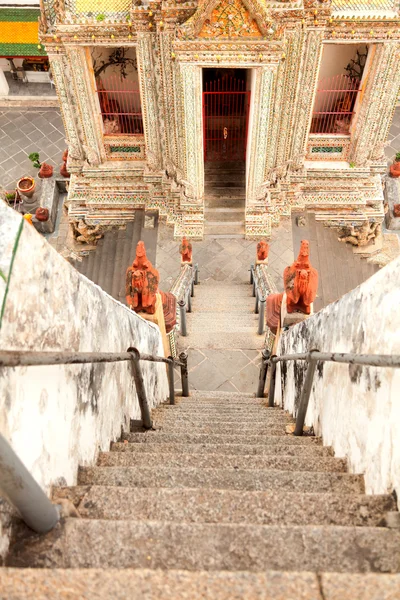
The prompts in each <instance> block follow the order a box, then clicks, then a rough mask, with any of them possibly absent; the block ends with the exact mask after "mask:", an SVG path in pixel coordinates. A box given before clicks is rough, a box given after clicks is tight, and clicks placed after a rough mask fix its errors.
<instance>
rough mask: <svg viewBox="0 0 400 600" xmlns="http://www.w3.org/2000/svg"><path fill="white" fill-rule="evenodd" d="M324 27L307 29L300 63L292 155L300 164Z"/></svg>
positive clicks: (312, 99)
mask: <svg viewBox="0 0 400 600" xmlns="http://www.w3.org/2000/svg"><path fill="white" fill-rule="evenodd" d="M322 38H323V30H322V29H310V30H308V31H307V34H306V37H305V42H304V52H303V58H302V61H301V63H300V65H299V72H300V73H301V77H300V78H299V79H298V84H297V90H296V96H297V104H296V106H295V109H294V119H293V122H294V124H295V127H294V133H293V138H292V151H291V153H290V157H289V158H291V159H292V160H294V161H295V162H296V165H298V164H299V163H300V162H302V161H303V159H304V154H305V151H306V145H307V139H308V132H309V130H310V125H311V118H312V109H313V104H314V96H315V91H316V82H317V78H318V73H319V64H320V61H321V55H322Z"/></svg>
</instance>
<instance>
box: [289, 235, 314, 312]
mask: <svg viewBox="0 0 400 600" xmlns="http://www.w3.org/2000/svg"><path fill="white" fill-rule="evenodd" d="M283 285H284V287H285V292H286V305H287V312H288V313H293V312H302V313H304V314H306V315H309V314H310V312H311V309H310V306H311V304H312V303H313V302H314V300H315V298H316V295H317V289H318V272H317V270H316V269H314V267H312V266H311V263H310V245H309V242H308V241H307V240H302V241H301V244H300V251H299V255H298V257H297V260H296V261H295V262H294V263H293V264H292V265H290V267H286V269H285V270H284V272H283Z"/></svg>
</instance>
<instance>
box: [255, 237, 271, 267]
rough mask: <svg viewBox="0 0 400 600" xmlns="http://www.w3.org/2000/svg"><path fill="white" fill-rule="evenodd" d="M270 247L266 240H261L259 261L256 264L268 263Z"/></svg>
mask: <svg viewBox="0 0 400 600" xmlns="http://www.w3.org/2000/svg"><path fill="white" fill-rule="evenodd" d="M268 253H269V245H268V244H267V242H266V241H265V240H260V241H259V242H258V244H257V260H256V264H258V265H259V264H267V263H268Z"/></svg>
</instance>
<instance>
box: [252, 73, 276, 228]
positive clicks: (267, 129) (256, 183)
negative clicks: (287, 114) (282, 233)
mask: <svg viewBox="0 0 400 600" xmlns="http://www.w3.org/2000/svg"><path fill="white" fill-rule="evenodd" d="M255 72H256V74H255V76H256V79H255V82H254V86H253V90H252V92H253V102H252V113H251V120H252V125H251V134H250V135H251V139H250V140H249V142H248V146H247V147H248V152H249V157H248V161H249V162H248V170H247V186H246V236H247V237H252V236H260V235H269V234H270V229H271V219H270V217H269V215H268V213H267V212H266V208H267V207H266V194H265V193H263V187H264V186H263V184H264V182H265V172H266V167H267V160H268V158H267V157H268V154H269V145H270V143H271V106H272V98H273V91H274V80H275V75H276V65H270V66H268V67H257V68H256V69H255Z"/></svg>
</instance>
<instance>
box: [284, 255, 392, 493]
mask: <svg viewBox="0 0 400 600" xmlns="http://www.w3.org/2000/svg"><path fill="white" fill-rule="evenodd" d="M399 273H400V259H397V260H396V261H393V262H392V263H390V264H389V265H387V266H386V267H384V268H383V269H382V270H381V271H379V272H378V273H376V274H375V275H374V276H373V277H371V278H370V279H368V280H367V281H365V282H364V283H363V284H362V285H360V286H359V287H357V288H356V289H354V290H352V291H351V292H349V293H348V294H346V295H345V296H343V297H342V298H341V299H340V300H338V301H337V302H335V303H333V304H330V305H329V306H327V307H325V308H324V309H323V310H321V311H320V312H318V313H317V314H315V315H314V316H313V317H310V318H309V319H308V320H306V321H304V322H303V323H301V324H298V325H296V326H294V327H292V328H291V329H290V330H289V331H288V332H284V333H283V335H282V337H281V340H280V345H279V350H278V354H286V353H296V352H304V351H307V350H310V349H312V348H317V349H318V350H321V351H323V352H355V353H358V354H397V355H399V354H400V312H399V306H400V275H399ZM287 364H288V367H287V371H286V370H285V368H283V369H282V381H283V384H284V389H283V403H284V406H285V408H287V409H288V410H289V411H291V412H293V413H295V412H296V409H297V407H298V402H299V397H300V391H301V386H302V382H303V380H304V375H305V363H304V362H300V361H299V362H298V363H297V365H295V364H294V363H293V362H290V363H287ZM277 392H278V393H277V396H278V399H279V400H280V401H281V402H282V399H281V398H279V396H280V393H279V392H280V390H279V389H278V390H277ZM399 423H400V369H388V368H375V367H360V366H351V365H345V364H334V363H324V364H323V365H322V364H319V366H318V368H317V370H316V373H315V378H314V385H313V389H312V393H311V398H310V404H309V408H308V412H307V417H306V424H308V425H313V426H314V429H315V432H316V434H317V435H322V436H323V440H324V444H326V445H332V446H333V448H334V450H335V453H336V456H340V457H346V458H347V459H348V461H349V466H350V470H351V472H353V473H364V474H365V483H366V489H367V492H368V493H375V494H379V493H384V492H387V491H391V490H393V489H396V490H397V493H398V495H400V427H399Z"/></svg>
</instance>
